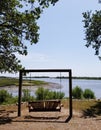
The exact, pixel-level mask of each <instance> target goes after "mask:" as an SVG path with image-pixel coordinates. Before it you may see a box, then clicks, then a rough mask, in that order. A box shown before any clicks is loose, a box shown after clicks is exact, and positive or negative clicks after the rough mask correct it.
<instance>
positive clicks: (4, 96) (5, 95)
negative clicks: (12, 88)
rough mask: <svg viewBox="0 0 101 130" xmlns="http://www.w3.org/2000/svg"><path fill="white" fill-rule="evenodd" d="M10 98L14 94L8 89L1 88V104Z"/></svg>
mask: <svg viewBox="0 0 101 130" xmlns="http://www.w3.org/2000/svg"><path fill="white" fill-rule="evenodd" d="M10 99H12V94H9V93H8V92H7V90H0V104H2V103H4V102H6V103H7V102H8V101H9V100H10Z"/></svg>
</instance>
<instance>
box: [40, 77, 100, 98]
mask: <svg viewBox="0 0 101 130" xmlns="http://www.w3.org/2000/svg"><path fill="white" fill-rule="evenodd" d="M40 80H44V81H48V82H53V83H58V84H59V89H58V91H62V92H64V93H65V96H68V95H69V82H68V79H61V81H60V79H54V78H51V79H50V78H45V79H44V78H43V79H40ZM60 86H62V88H61V89H60ZM75 86H79V87H81V88H82V89H83V90H84V89H86V88H89V89H91V90H92V91H93V92H94V93H95V96H96V98H101V80H83V79H73V80H72V87H73V88H74V87H75Z"/></svg>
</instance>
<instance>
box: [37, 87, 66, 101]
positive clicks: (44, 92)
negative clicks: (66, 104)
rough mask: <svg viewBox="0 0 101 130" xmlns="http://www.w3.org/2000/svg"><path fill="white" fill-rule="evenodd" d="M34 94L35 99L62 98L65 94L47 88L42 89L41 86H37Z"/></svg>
mask: <svg viewBox="0 0 101 130" xmlns="http://www.w3.org/2000/svg"><path fill="white" fill-rule="evenodd" d="M35 94H36V100H43V99H44V100H48V99H62V98H63V97H64V96H65V94H64V93H63V92H56V91H50V90H49V89H44V88H43V87H39V88H38V89H37V90H36V92H35Z"/></svg>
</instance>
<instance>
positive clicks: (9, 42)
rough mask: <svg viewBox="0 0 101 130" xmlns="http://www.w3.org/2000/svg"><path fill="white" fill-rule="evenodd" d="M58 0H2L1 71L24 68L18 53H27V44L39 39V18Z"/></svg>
mask: <svg viewBox="0 0 101 130" xmlns="http://www.w3.org/2000/svg"><path fill="white" fill-rule="evenodd" d="M57 1H58V0H0V72H7V71H8V72H17V71H18V70H19V69H21V68H22V65H21V63H20V60H18V58H17V57H16V54H17V53H18V54H21V55H27V45H26V42H25V41H29V42H30V44H33V43H35V44H36V43H37V42H38V40H39V33H38V30H39V26H38V25H37V20H38V19H39V18H40V16H41V14H42V12H43V11H44V9H45V8H48V7H49V6H50V5H51V4H52V5H55V3H56V2H57Z"/></svg>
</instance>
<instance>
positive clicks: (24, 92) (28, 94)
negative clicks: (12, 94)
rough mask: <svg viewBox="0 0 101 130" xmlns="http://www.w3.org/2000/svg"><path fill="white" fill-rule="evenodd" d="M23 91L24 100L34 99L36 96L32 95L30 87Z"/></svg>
mask: <svg viewBox="0 0 101 130" xmlns="http://www.w3.org/2000/svg"><path fill="white" fill-rule="evenodd" d="M22 92H23V95H22V101H23V102H25V101H32V100H34V97H33V96H31V94H30V90H29V89H23V90H22Z"/></svg>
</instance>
